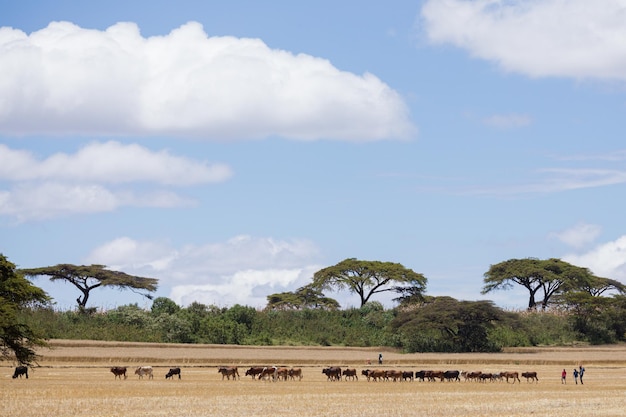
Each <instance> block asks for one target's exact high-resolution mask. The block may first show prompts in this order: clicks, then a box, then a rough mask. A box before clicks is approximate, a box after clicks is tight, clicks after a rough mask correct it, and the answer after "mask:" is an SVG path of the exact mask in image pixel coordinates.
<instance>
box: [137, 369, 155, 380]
mask: <svg viewBox="0 0 626 417" xmlns="http://www.w3.org/2000/svg"><path fill="white" fill-rule="evenodd" d="M135 375H139V379H143V377H144V376H146V375H148V379H154V374H153V373H152V367H151V366H140V367H138V368H137V369H135Z"/></svg>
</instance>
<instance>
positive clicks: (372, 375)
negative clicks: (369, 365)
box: [364, 369, 386, 381]
mask: <svg viewBox="0 0 626 417" xmlns="http://www.w3.org/2000/svg"><path fill="white" fill-rule="evenodd" d="M364 372H365V376H366V377H367V380H368V381H370V380H373V381H380V380H382V379H383V378H385V376H386V372H385V371H383V370H382V369H374V370H370V369H367V370H366V371H364Z"/></svg>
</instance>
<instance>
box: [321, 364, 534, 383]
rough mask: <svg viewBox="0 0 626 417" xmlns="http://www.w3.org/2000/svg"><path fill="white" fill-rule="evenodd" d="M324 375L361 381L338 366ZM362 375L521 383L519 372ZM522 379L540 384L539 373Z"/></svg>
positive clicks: (375, 372)
mask: <svg viewBox="0 0 626 417" xmlns="http://www.w3.org/2000/svg"><path fill="white" fill-rule="evenodd" d="M322 373H323V374H325V375H326V377H327V379H328V380H329V381H341V380H342V378H343V379H345V380H346V381H347V380H357V381H358V380H359V377H358V375H357V370H356V369H354V368H345V369H343V370H342V369H341V368H340V367H338V366H331V367H328V368H324V369H322ZM361 375H362V376H364V377H365V378H367V380H368V381H414V380H419V381H430V382H435V381H441V382H443V381H461V378H463V380H465V381H479V382H487V381H489V382H494V381H506V382H509V381H512V382H513V383H515V381H517V382H521V381H520V379H519V377H520V373H519V372H498V373H492V372H489V373H488V372H481V371H475V372H467V371H424V370H423V371H416V372H413V371H400V370H383V369H364V370H362V371H361ZM521 376H522V378H526V382H539V378H537V372H522V373H521Z"/></svg>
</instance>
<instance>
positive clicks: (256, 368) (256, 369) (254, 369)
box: [246, 366, 267, 379]
mask: <svg viewBox="0 0 626 417" xmlns="http://www.w3.org/2000/svg"><path fill="white" fill-rule="evenodd" d="M265 368H267V366H253V367H252V368H250V369H248V370H247V371H246V376H248V375H250V376H252V379H256V376H257V375H260V374H261V373H262V372H263V369H265Z"/></svg>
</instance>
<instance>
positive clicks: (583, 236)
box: [550, 223, 602, 248]
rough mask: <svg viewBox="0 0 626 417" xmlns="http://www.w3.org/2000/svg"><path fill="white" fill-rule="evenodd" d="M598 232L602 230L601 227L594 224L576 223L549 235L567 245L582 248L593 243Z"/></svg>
mask: <svg viewBox="0 0 626 417" xmlns="http://www.w3.org/2000/svg"><path fill="white" fill-rule="evenodd" d="M600 232H602V228H601V227H600V226H598V225H596V224H588V223H578V224H576V225H574V226H573V227H571V228H569V229H566V230H562V231H560V232H555V233H552V234H551V235H550V236H551V237H553V238H556V239H558V240H560V241H561V242H563V243H565V244H566V245H568V246H572V247H574V248H582V247H584V246H586V245H588V244H590V243H593V242H594V241H595V240H596V238H597V237H598V236H599V235H600Z"/></svg>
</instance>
